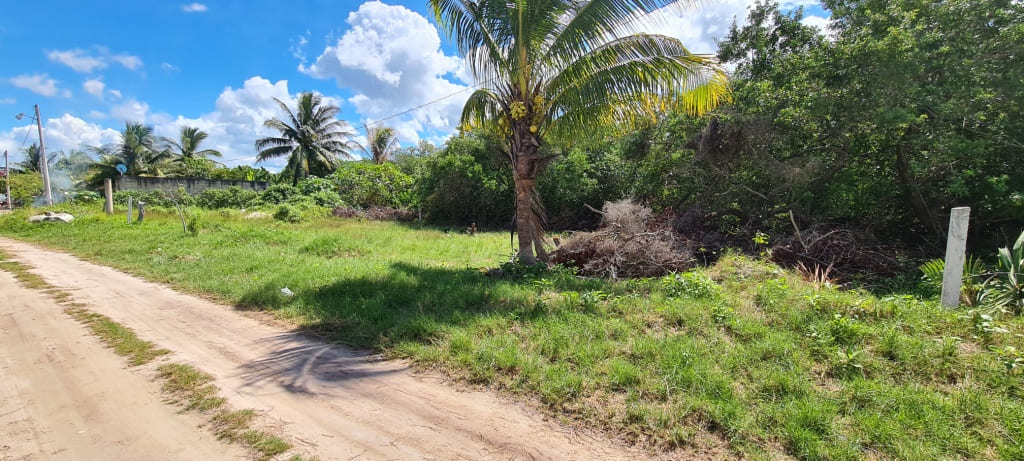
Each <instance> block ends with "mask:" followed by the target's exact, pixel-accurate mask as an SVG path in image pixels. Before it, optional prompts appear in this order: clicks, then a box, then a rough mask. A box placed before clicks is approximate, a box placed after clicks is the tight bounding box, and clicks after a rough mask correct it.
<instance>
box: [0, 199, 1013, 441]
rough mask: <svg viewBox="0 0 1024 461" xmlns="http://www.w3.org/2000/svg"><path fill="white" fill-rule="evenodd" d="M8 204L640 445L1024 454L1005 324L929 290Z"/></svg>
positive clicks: (228, 217)
mask: <svg viewBox="0 0 1024 461" xmlns="http://www.w3.org/2000/svg"><path fill="white" fill-rule="evenodd" d="M80 214H81V213H80ZM23 218H24V217H23V216H20V217H19V216H15V217H10V218H6V219H3V220H0V233H2V234H5V235H13V236H17V237H18V238H22V239H26V240H31V241H36V242H40V243H43V244H45V245H49V246H55V247H60V248H66V249H69V250H70V251H72V252H74V253H75V254H78V255H81V256H84V257H86V258H88V259H93V260H96V261H100V262H104V263H106V264H110V265H113V266H116V267H119V268H121V269H124V270H127V271H129V272H132V273H136V274H140V275H143V276H145V277H147V278H150V279H154V280H158V281H162V282H166V283H169V284H171V285H174V286H176V287H178V288H181V289H185V290H188V291H193V292H197V293H204V294H208V295H212V296H215V297H218V298H220V299H222V300H224V301H227V302H229V303H232V304H235V305H237V306H239V307H241V308H245V309H260V310H266V311H270V312H273V313H275V314H277V315H279V316H281V317H283V318H286V319H289V320H291V321H294V322H296V323H298V324H300V325H302V326H303V328H304V329H305V330H306V331H308V332H310V333H314V334H319V335H322V336H324V337H326V338H330V339H333V340H337V341H341V342H344V343H347V344H352V345H357V346H366V347H373V348H377V349H380V350H382V351H384V352H385V353H388V354H391V355H393V356H402V357H409V358H412V359H413V360H415V361H417V362H419V363H421V364H422V365H424V366H432V367H439V368H441V369H443V370H445V371H446V372H448V373H450V374H452V375H453V376H456V377H459V378H461V379H465V380H467V381H470V382H474V383H480V384H485V385H489V386H494V387H497V388H501V389H504V390H506V391H509V392H512V393H517V394H521V395H524V396H528V397H531V398H534V399H536V400H538V401H539V402H541V403H542V404H543V405H544V406H545V407H546V408H548V409H549V411H551V412H552V413H554V414H557V415H560V416H561V417H563V418H565V419H568V420H573V421H577V422H580V423H583V424H589V425H594V426H598V427H602V428H606V429H608V430H610V431H612V432H614V433H617V434H620V435H622V436H625V437H626V438H629V439H632V440H636V441H638V442H641V443H648V444H651V445H653V446H656V447H661V448H672V447H686V446H689V445H697V446H701V445H702V444H708V443H715V442H713V441H714V440H718V441H719V443H722V444H725V445H726V446H728V447H729V448H730V449H731V450H734V451H735V452H738V453H743V454H745V455H747V456H749V457H752V458H776V457H778V456H779V455H781V454H783V453H785V454H788V455H791V456H796V457H797V458H801V459H862V458H901V459H936V458H940V459H942V458H972V459H992V458H1005V459H1020V458H1021V457H1022V456H1024V439H1022V435H1021V434H1024V402H1022V399H1021V395H1022V385H1024V384H1022V376H1021V372H1020V370H1019V369H1015V368H1012V367H1010V366H1008V365H1007V364H1008V363H1011V362H1012V360H1009V359H1012V354H1013V352H1012V350H1011V349H1009V348H1011V347H1012V348H1016V350H1024V340H1022V337H1021V333H1022V332H1024V329H1022V321H1021V319H1020V318H1015V317H1009V316H997V317H996V319H995V320H994V322H995V324H994V325H993V324H987V325H983V324H979V320H978V317H977V316H972V315H969V314H968V313H967V312H963V311H948V310H945V309H942V308H941V307H939V306H938V305H937V304H936V303H935V302H933V301H931V300H920V299H916V298H914V297H910V296H893V297H889V298H885V299H880V298H877V297H874V296H871V295H869V294H867V293H863V292H857V291H852V292H851V291H845V292H844V291H839V290H835V289H832V288H827V287H825V288H816V287H815V286H813V285H811V284H808V283H805V282H804V281H802V280H800V278H799V277H798V276H797V275H795V274H792V273H789V272H786V271H783V270H780V269H778V268H777V267H775V266H772V265H770V264H767V263H764V262H761V261H756V260H751V259H748V258H744V257H739V256H727V257H725V258H723V259H722V261H720V262H719V263H718V264H717V265H716V266H714V267H711V268H709V269H707V270H702V271H699V272H697V273H694V274H692V275H687V276H685V277H678V278H673V279H669V280H666V281H664V282H663V281H661V280H657V279H655V280H636V281H627V282H620V283H610V282H606V281H601V280H591V279H581V278H577V277H575V276H573V275H572V274H571V273H570V272H568V271H565V270H554V271H548V272H536V273H529V272H528V273H527V274H526V275H525V276H520V277H491V276H488V275H486V274H485V273H484V272H483V271H482V270H481V268H486V267H494V266H496V265H498V264H499V263H501V262H503V261H506V260H507V259H508V256H509V254H510V252H511V249H510V247H509V236H508V234H507V233H481V234H478V235H476V236H469V235H465V234H457V233H445V232H442V231H439V230H435V229H418V228H416V227H415V226H409V225H399V224H393V223H379V222H369V221H353V220H338V219H333V218H324V219H315V220H311V221H309V222H306V223H300V224H283V223H278V222H275V221H273V220H270V219H257V220H243V219H239V218H238V213H231V212H225V213H220V212H206V213H204V215H203V217H202V219H201V220H202V224H203V228H202V229H201V231H200V232H199V234H198V235H197V236H194V237H193V236H186V235H184V234H183V233H182V232H181V228H180V225H176V223H175V222H174V220H173V219H172V217H169V216H161V215H160V214H159V213H151V215H150V216H149V217H147V222H145V223H143V224H141V225H134V226H128V225H127V224H125V223H124V222H123V219H124V218H123V216H121V217H119V218H118V217H117V216H115V217H113V218H108V217H105V216H102V215H95V214H85V215H84V216H82V217H81V218H80V219H78V220H76V221H75V222H74V223H72V224H70V225H61V224H43V225H39V226H35V227H33V226H29V225H27V224H25V223H23V222H21V221H20V219H23ZM285 287H287V288H288V289H289V290H291V291H292V292H293V293H294V295H292V296H288V295H285V294H282V293H281V289H282V288H285ZM709 435H710V437H709Z"/></svg>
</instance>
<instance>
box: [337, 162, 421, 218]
mask: <svg viewBox="0 0 1024 461" xmlns="http://www.w3.org/2000/svg"><path fill="white" fill-rule="evenodd" d="M330 179H331V181H333V182H334V184H336V185H337V188H338V189H337V190H338V191H339V193H340V195H341V199H342V200H344V201H345V203H348V204H350V205H353V206H357V207H360V208H370V207H391V208H409V207H411V206H412V205H414V203H415V202H416V200H415V197H416V195H415V193H414V192H415V191H414V186H415V184H414V183H413V179H412V177H411V176H409V175H407V174H405V173H402V172H401V171H400V170H399V169H398V168H397V167H396V166H394V165H392V164H390V163H385V164H383V165H375V164H372V163H366V162H345V163H344V164H342V165H341V166H340V167H338V170H337V171H335V172H334V173H333V174H331V176H330Z"/></svg>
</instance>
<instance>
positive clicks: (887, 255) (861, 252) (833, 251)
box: [771, 225, 902, 278]
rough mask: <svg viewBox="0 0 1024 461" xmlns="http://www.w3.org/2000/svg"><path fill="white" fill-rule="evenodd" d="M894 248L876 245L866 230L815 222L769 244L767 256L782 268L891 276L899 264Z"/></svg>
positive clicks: (845, 274) (848, 275) (840, 274)
mask: <svg viewBox="0 0 1024 461" xmlns="http://www.w3.org/2000/svg"><path fill="white" fill-rule="evenodd" d="M894 255H895V253H894V250H893V249H891V248H886V247H883V246H881V245H879V244H878V243H877V242H876V241H875V239H874V237H873V236H872V235H871V234H870V233H868V232H866V231H855V230H852V229H846V228H838V227H830V226H825V225H815V226H812V227H811V228H809V229H807V230H804V231H802V232H801V231H800V230H796V233H795V235H793V236H791V237H785V238H783V239H781V240H779V242H778V243H777V244H776V245H775V246H773V247H772V251H771V259H772V261H774V262H775V263H776V264H778V265H780V266H784V267H790V268H797V267H800V266H803V267H806V268H820V269H825V268H829V267H831V269H832V271H833V272H834V273H835V274H836V275H837V276H838V277H840V278H845V277H850V276H855V275H859V274H875V275H883V276H891V275H895V274H897V273H899V272H900V270H901V269H902V265H901V264H900V262H899V261H898V260H897V259H896V258H895V257H894Z"/></svg>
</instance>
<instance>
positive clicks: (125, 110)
mask: <svg viewBox="0 0 1024 461" xmlns="http://www.w3.org/2000/svg"><path fill="white" fill-rule="evenodd" d="M148 115H149V104H146V103H145V102H140V101H138V100H136V99H135V98H130V99H127V100H125V101H124V102H123V103H121V104H118V105H115V106H114V107H111V108H110V116H111V117H113V118H114V119H116V120H124V121H128V122H137V123H146V120H147V117H148Z"/></svg>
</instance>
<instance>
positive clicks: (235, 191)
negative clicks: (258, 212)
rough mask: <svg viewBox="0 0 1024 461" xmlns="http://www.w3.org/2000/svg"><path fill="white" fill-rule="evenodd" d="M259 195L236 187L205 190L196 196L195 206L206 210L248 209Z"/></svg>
mask: <svg viewBox="0 0 1024 461" xmlns="http://www.w3.org/2000/svg"><path fill="white" fill-rule="evenodd" d="M257 199H259V193H258V192H254V191H250V190H244V189H242V188H241V187H238V186H231V187H229V188H227V189H206V190H204V191H203V192H202V193H200V194H199V195H197V196H196V204H197V205H199V206H201V207H203V208H208V209H219V208H235V209H239V208H248V207H251V206H253V205H254V204H255V203H256V201H257Z"/></svg>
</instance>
